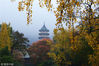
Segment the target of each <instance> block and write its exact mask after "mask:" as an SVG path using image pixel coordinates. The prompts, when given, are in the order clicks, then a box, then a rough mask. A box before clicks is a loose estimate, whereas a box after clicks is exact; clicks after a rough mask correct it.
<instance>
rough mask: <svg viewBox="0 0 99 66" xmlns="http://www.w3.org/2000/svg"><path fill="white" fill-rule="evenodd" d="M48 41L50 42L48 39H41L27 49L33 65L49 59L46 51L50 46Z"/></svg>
mask: <svg viewBox="0 0 99 66" xmlns="http://www.w3.org/2000/svg"><path fill="white" fill-rule="evenodd" d="M48 42H51V40H49V39H41V40H39V41H37V42H35V43H33V44H32V46H30V48H29V49H28V52H29V55H30V57H31V59H32V60H33V61H32V63H34V64H35V65H38V64H41V63H44V62H46V61H48V60H49V56H48V55H47V53H48V52H49V49H50V46H49V45H48Z"/></svg>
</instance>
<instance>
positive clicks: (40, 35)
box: [39, 24, 49, 39]
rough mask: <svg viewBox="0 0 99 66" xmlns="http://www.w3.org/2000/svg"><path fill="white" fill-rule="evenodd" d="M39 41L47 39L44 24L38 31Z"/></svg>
mask: <svg viewBox="0 0 99 66" xmlns="http://www.w3.org/2000/svg"><path fill="white" fill-rule="evenodd" d="M39 32H40V33H39V39H43V38H49V30H48V29H47V28H46V26H45V24H44V25H43V27H42V28H41V29H40V30H39Z"/></svg>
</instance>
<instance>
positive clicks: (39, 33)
mask: <svg viewBox="0 0 99 66" xmlns="http://www.w3.org/2000/svg"><path fill="white" fill-rule="evenodd" d="M39 35H49V33H39Z"/></svg>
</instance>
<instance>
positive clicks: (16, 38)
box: [11, 31, 29, 53]
mask: <svg viewBox="0 0 99 66" xmlns="http://www.w3.org/2000/svg"><path fill="white" fill-rule="evenodd" d="M11 37H12V42H13V46H12V50H19V51H22V52H23V53H24V51H25V50H26V46H27V43H28V42H29V40H28V39H27V38H25V37H24V34H23V33H19V32H18V31H16V32H14V31H13V32H12V36H11Z"/></svg>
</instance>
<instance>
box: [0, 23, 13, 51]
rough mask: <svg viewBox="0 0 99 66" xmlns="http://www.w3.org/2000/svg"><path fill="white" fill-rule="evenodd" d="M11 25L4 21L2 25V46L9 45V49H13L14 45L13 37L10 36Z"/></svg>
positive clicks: (0, 43) (0, 42)
mask: <svg viewBox="0 0 99 66" xmlns="http://www.w3.org/2000/svg"><path fill="white" fill-rule="evenodd" d="M9 30H10V26H9V25H8V27H7V24H6V23H2V25H1V32H0V48H4V47H6V46H8V50H9V51H11V46H12V42H11V38H10V34H9V33H10V31H9Z"/></svg>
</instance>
